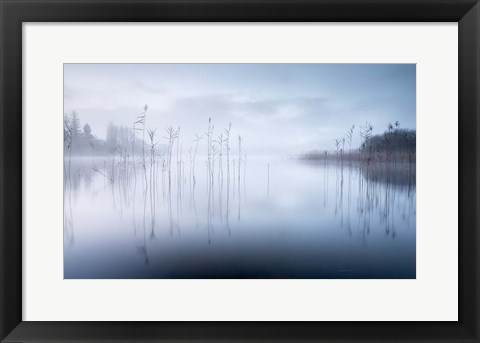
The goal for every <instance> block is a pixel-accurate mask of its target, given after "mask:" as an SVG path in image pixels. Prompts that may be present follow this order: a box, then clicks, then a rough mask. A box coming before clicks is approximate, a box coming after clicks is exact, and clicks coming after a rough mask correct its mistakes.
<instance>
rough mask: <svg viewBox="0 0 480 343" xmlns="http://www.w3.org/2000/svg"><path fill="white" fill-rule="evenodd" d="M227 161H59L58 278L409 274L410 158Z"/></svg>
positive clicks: (412, 258) (412, 256) (412, 227)
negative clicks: (372, 162)
mask: <svg viewBox="0 0 480 343" xmlns="http://www.w3.org/2000/svg"><path fill="white" fill-rule="evenodd" d="M232 162H233V161H230V164H229V168H228V171H227V166H226V164H225V163H224V164H223V165H222V167H223V168H222V170H220V169H219V164H218V163H216V164H214V167H213V170H214V172H213V173H211V174H209V173H208V170H207V163H206V162H205V160H202V159H201V158H199V159H198V161H197V163H196V166H195V168H194V170H193V171H192V166H191V164H189V163H188V162H187V163H180V164H176V163H175V162H174V163H173V166H172V169H174V170H172V171H171V173H170V182H169V176H168V171H167V170H165V168H163V167H162V166H161V165H160V164H159V163H157V165H154V166H153V167H150V166H149V164H147V165H146V166H145V168H144V167H143V166H142V164H138V165H137V166H136V167H135V169H134V168H133V167H132V168H129V167H128V166H127V167H125V165H124V166H123V167H122V165H121V164H119V163H118V161H113V160H112V159H109V158H106V159H101V158H96V159H94V160H92V159H89V158H72V160H71V162H70V163H69V161H68V160H67V159H66V160H65V187H64V199H65V201H64V277H65V278H66V279H150V278H159V279H163V278H173V279H179V278H191V279H193V278H195V279H196V278H200V279H207V278H235V279H239V278H261V279H268V278H275V279H285V278H302V279H304V278H307V279H308V278H314V279H322V278H330V279H331V278H335V279H338V278H341V279H344V278H347V279H348V278H352V279H353V278H360V279H363V278H415V276H416V268H415V265H416V250H415V248H416V244H415V242H416V241H415V237H416V233H415V232H416V192H415V165H413V166H409V165H404V164H399V165H377V166H375V167H369V168H367V167H365V166H362V165H359V164H358V163H350V162H344V163H341V162H338V161H328V162H327V161H315V162H312V161H301V160H298V159H293V158H273V157H269V158H265V157H262V158H253V157H252V158H248V159H242V160H241V163H240V167H239V166H238V161H236V165H234V164H233V163H235V162H233V163H232ZM177 175H180V176H178V177H177ZM194 177H195V181H194Z"/></svg>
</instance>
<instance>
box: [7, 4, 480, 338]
mask: <svg viewBox="0 0 480 343" xmlns="http://www.w3.org/2000/svg"><path fill="white" fill-rule="evenodd" d="M0 16H1V17H0V18H1V19H0V20H1V38H0V39H1V42H0V43H1V47H0V58H1V64H0V73H1V74H0V81H1V92H0V104H1V107H0V144H1V145H0V220H1V222H0V244H1V248H0V249H1V251H0V252H1V255H0V278H1V280H0V281H1V283H0V340H1V342H74V341H75V342H93V341H95V342H103V341H105V342H106V341H109V342H112V341H129V342H140V341H149V342H153V341H164V342H165V341H183V342H186V341H197V342H199V341H307V340H308V341H322V342H323V341H344V342H351V341H352V342H353V341H385V342H386V341H412V342H413V341H419V342H427V341H430V342H433V341H437V342H438V341H442V342H480V318H479V313H480V297H479V294H480V287H479V276H480V270H479V261H480V253H479V252H480V250H479V247H480V240H479V239H480V235H479V225H478V224H479V220H478V216H479V215H478V213H479V212H480V211H478V210H479V196H480V193H479V162H480V159H479V137H480V136H479V129H480V127H479V121H480V103H479V96H480V86H479V76H480V31H479V30H480V5H479V1H478V0H417V1H415V0H381V1H379V0H335V1H332V0H298V1H295V0H270V1H267V0H260V1H251V0H176V1H172V0H139V1H134V0H117V1H112V0H98V1H89V0H64V1H58V0H0ZM155 21H168V22H173V21H179V22H187V21H194V22H206V21H219V22H322V21H324V22H458V61H459V66H458V75H459V83H458V84H459V89H458V100H459V112H458V114H459V118H458V120H459V142H458V143H459V165H458V167H459V204H458V213H459V233H458V234H459V236H458V238H459V240H458V242H459V256H458V257H459V259H458V261H459V265H458V272H459V280H458V286H459V298H458V303H459V309H458V318H459V320H458V321H457V322H24V321H22V23H23V22H155ZM438 301H439V302H441V301H442V299H438ZM93 310H94V309H92V311H93ZM252 310H253V309H252ZM319 311H321V309H319ZM412 311H415V309H413V308H412Z"/></svg>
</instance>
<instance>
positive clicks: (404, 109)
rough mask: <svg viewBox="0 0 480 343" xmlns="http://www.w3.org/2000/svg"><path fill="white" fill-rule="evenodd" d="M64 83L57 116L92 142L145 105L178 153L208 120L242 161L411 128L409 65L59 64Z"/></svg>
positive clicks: (412, 103) (411, 77) (412, 73)
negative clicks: (85, 130) (363, 132)
mask: <svg viewBox="0 0 480 343" xmlns="http://www.w3.org/2000/svg"><path fill="white" fill-rule="evenodd" d="M64 78H65V80H64V81H65V82H64V106H65V108H64V110H65V112H66V113H69V112H71V111H73V110H75V111H77V112H78V114H79V117H80V119H81V121H82V124H83V123H85V122H88V123H89V124H90V126H91V127H92V130H93V133H94V134H96V135H97V136H98V137H100V138H104V137H105V134H106V127H107V125H108V123H109V122H115V123H117V124H119V125H128V126H129V127H131V126H132V122H133V120H134V118H135V117H136V115H137V114H138V113H140V112H141V111H142V107H143V105H144V104H148V112H147V124H146V125H147V128H157V131H160V132H164V130H165V128H166V127H168V126H174V127H177V126H181V138H182V139H183V142H184V143H183V144H185V145H186V146H188V145H189V144H191V141H192V140H193V139H194V136H195V134H196V133H198V134H202V133H204V132H205V131H206V126H207V124H208V118H209V117H211V118H212V121H213V123H214V124H215V128H216V129H217V130H216V131H217V132H219V129H220V128H223V127H227V126H228V123H229V122H231V123H232V133H233V134H234V135H235V136H237V135H239V134H240V135H242V136H243V138H244V148H245V151H246V152H247V153H250V154H274V153H275V154H276V153H300V152H303V151H306V150H311V149H328V150H332V149H333V148H334V139H335V138H341V137H343V136H344V135H345V132H346V131H347V129H348V128H350V127H351V126H352V125H355V127H356V128H357V129H356V132H355V141H354V143H355V144H358V142H359V140H360V139H359V134H358V132H359V130H358V128H359V127H360V126H361V125H363V124H364V123H365V121H369V122H371V123H372V125H373V127H374V133H382V132H383V131H384V130H385V128H386V126H387V125H388V123H389V122H394V121H396V120H398V121H399V122H400V124H401V126H402V127H404V128H411V129H415V128H416V126H415V122H416V115H415V107H416V105H415V104H416V89H415V84H416V71H415V65H414V64H66V65H65V66H64ZM161 136H163V134H162V135H161Z"/></svg>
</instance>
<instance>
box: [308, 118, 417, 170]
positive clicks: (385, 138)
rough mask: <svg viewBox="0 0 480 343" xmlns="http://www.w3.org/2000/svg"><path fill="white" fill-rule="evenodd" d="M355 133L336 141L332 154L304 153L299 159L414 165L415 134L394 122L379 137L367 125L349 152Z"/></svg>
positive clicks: (368, 124)
mask: <svg viewBox="0 0 480 343" xmlns="http://www.w3.org/2000/svg"><path fill="white" fill-rule="evenodd" d="M354 132H355V126H354V125H353V126H352V127H351V128H350V129H349V130H348V131H347V133H346V135H345V136H344V137H342V138H340V139H335V141H334V143H335V145H334V147H335V149H334V150H333V151H328V150H323V151H320V150H314V151H309V152H307V153H304V154H302V155H301V156H300V158H302V159H305V160H323V159H334V160H341V161H343V160H346V161H355V160H356V161H362V162H365V163H367V164H370V163H371V162H407V163H415V159H416V131H415V130H410V129H402V128H400V123H399V122H398V121H397V122H395V123H394V124H392V123H390V124H388V125H387V129H386V130H385V131H384V132H383V133H382V134H376V135H374V134H373V126H372V125H371V124H370V123H368V122H366V123H365V125H364V126H361V127H360V130H359V134H360V138H361V142H360V146H359V147H358V148H353V149H352V140H353V135H354Z"/></svg>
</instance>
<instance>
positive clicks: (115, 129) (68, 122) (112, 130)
mask: <svg viewBox="0 0 480 343" xmlns="http://www.w3.org/2000/svg"><path fill="white" fill-rule="evenodd" d="M63 134H64V146H65V148H68V149H71V153H72V155H77V156H78V155H83V156H106V155H110V154H112V153H113V152H114V151H115V149H118V148H119V147H128V146H130V145H131V142H132V140H133V139H134V135H133V129H131V128H129V127H127V126H118V125H115V124H113V123H112V122H110V123H109V124H108V126H107V135H106V139H105V140H103V139H100V138H98V137H97V136H96V135H94V134H93V133H92V127H91V126H90V124H88V123H85V124H84V125H83V126H82V123H81V121H80V118H79V117H78V114H77V112H75V111H73V112H72V113H70V114H65V115H64V125H63ZM135 140H136V144H137V147H138V151H141V148H142V146H143V144H142V141H141V140H139V139H137V138H136V139H135ZM66 150H67V149H65V151H66ZM138 151H137V149H136V151H135V152H136V153H138ZM69 152H70V151H69Z"/></svg>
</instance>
